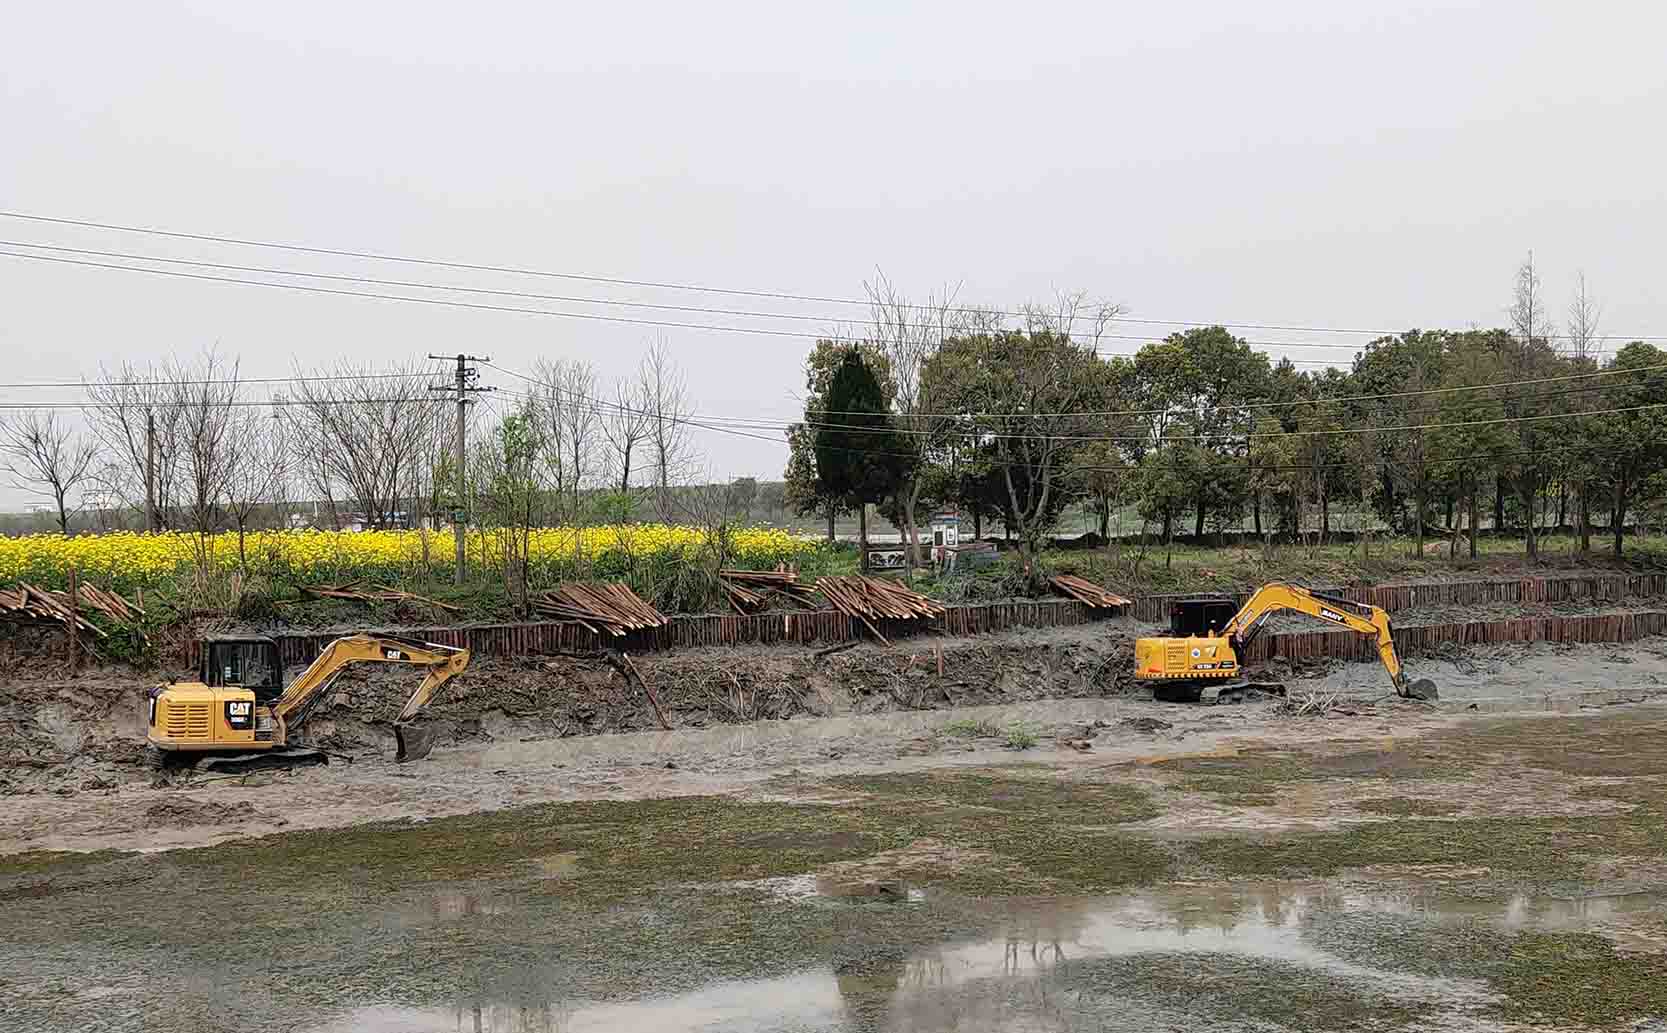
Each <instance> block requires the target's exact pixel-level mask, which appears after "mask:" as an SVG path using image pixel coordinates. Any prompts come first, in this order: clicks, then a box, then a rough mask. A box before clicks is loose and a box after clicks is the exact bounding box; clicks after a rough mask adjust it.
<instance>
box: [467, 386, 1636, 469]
mask: <svg viewBox="0 0 1667 1033" xmlns="http://www.w3.org/2000/svg"><path fill="white" fill-rule="evenodd" d="M483 365H488V366H491V367H492V368H493V369H496V370H498V371H500V372H502V373H507V374H509V375H511V376H514V377H518V378H520V379H522V380H525V381H527V382H528V383H531V384H535V385H538V386H540V387H545V388H549V389H551V390H555V391H558V392H561V393H567V394H571V395H572V396H573V397H575V398H579V399H583V400H584V401H585V402H587V403H589V405H590V406H591V407H592V409H591V411H593V412H605V411H617V412H620V413H628V414H635V415H643V416H651V417H652V416H656V415H657V414H654V413H651V412H649V411H648V410H645V409H637V408H634V407H631V406H624V405H620V404H619V403H615V402H605V401H603V400H601V399H596V398H592V397H590V396H588V395H584V394H583V393H581V392H569V391H568V390H567V389H565V388H562V387H560V386H559V385H556V384H552V383H550V382H548V381H544V380H539V379H538V378H536V377H532V376H529V375H527V374H525V373H521V372H519V371H517V370H511V369H508V368H506V367H503V366H499V365H497V364H496V363H483ZM507 393H508V394H511V395H514V396H518V397H525V398H532V397H535V396H532V395H526V394H523V393H521V392H507ZM1664 407H1667V402H1657V403H1652V404H1649V405H1641V406H1631V407H1626V408H1616V409H1607V410H1595V411H1593V412H1581V413H1558V414H1549V415H1547V416H1541V417H1520V418H1514V419H1513V418H1510V417H1506V418H1503V419H1498V420H1479V421H1467V422H1461V423H1445V424H1430V425H1425V426H1423V427H1416V428H1414V427H1381V428H1374V427H1367V428H1343V429H1339V430H1326V431H1308V432H1301V431H1292V432H1283V431H1282V432H1280V433H1279V434H1276V435H1259V434H1248V435H1242V436H1243V437H1245V438H1246V439H1247V441H1253V440H1254V439H1255V438H1257V437H1262V438H1267V437H1297V436H1315V435H1321V434H1332V433H1370V432H1372V431H1374V430H1382V431H1391V430H1411V429H1419V430H1424V429H1437V428H1441V427H1469V426H1484V425H1488V424H1494V423H1518V422H1524V421H1527V420H1537V419H1548V418H1558V417H1561V418H1567V417H1572V416H1587V415H1600V414H1604V413H1612V412H1616V413H1618V412H1635V411H1641V410H1646V409H1659V408H1664ZM661 418H666V419H669V420H670V421H671V422H674V423H681V424H684V425H686V426H691V427H698V428H701V429H703V430H710V431H716V432H718V433H723V434H731V435H734V436H738V437H746V438H754V439H757V440H759V441H769V442H772V443H775V444H780V443H781V441H782V439H781V438H780V437H776V436H773V435H764V434H758V433H753V432H751V431H748V430H739V429H736V428H733V427H726V426H721V425H713V424H709V423H705V422H702V421H700V420H695V419H691V418H689V417H687V416H685V415H683V414H676V413H674V414H672V415H671V416H669V417H661ZM976 436H977V437H979V438H981V439H988V438H1003V439H1006V438H1017V439H1021V440H1023V439H1028V438H1032V437H1036V435H986V434H978V435H976ZM1234 436H1235V437H1239V436H1241V435H1234ZM1049 437H1050V440H1060V441H1072V440H1083V439H1081V438H1071V437H1055V436H1049ZM1088 440H1130V441H1135V442H1145V443H1150V442H1155V441H1164V442H1169V441H1173V442H1177V443H1183V444H1184V443H1189V442H1195V441H1197V440H1199V438H1198V437H1197V436H1184V437H1175V438H1157V439H1154V438H1152V437H1150V436H1141V437H1133V438H1127V439H1109V438H1093V439H1088ZM833 448H834V450H836V451H840V452H847V453H851V454H858V455H883V456H895V457H899V458H909V459H916V458H919V457H918V455H917V454H916V453H912V452H896V451H889V450H884V449H868V448H847V447H844V446H833ZM1559 451H1589V450H1587V449H1585V448H1583V447H1582V446H1572V447H1571V448H1568V449H1563V450H1559V449H1554V448H1553V449H1544V448H1539V449H1526V450H1522V451H1518V452H1496V453H1478V454H1475V455H1469V456H1453V457H1448V458H1446V459H1442V460H1440V462H1441V463H1449V462H1463V461H1468V460H1471V459H1488V458H1502V457H1506V456H1523V455H1541V454H1547V453H1556V452H1559ZM1616 454H1619V453H1616ZM1433 462H1435V461H1434V460H1430V461H1427V463H1433ZM999 465H1007V466H1013V467H1027V468H1028V467H1035V466H1038V465H1040V464H1036V463H1007V464H999ZM1359 465H1360V464H1359V463H1357V462H1345V463H1335V464H1303V465H1294V466H1271V467H1269V466H1258V467H1257V469H1259V470H1270V469H1271V470H1312V469H1333V468H1343V467H1350V466H1359ZM1073 469H1079V470H1095V471H1102V472H1115V471H1118V470H1125V469H1127V467H1126V466H1074V467H1073Z"/></svg>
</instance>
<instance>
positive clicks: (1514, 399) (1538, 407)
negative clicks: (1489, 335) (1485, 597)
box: [1504, 251, 1556, 560]
mask: <svg viewBox="0 0 1667 1033" xmlns="http://www.w3.org/2000/svg"><path fill="white" fill-rule="evenodd" d="M1506 312H1507V313H1508V315H1509V317H1510V320H1511V330H1512V340H1511V343H1510V349H1511V352H1512V354H1511V359H1512V362H1511V366H1512V367H1513V368H1512V372H1513V373H1514V375H1516V376H1519V377H1524V378H1527V377H1532V376H1535V375H1541V374H1549V373H1550V372H1552V371H1553V369H1554V367H1555V364H1556V353H1555V349H1554V348H1553V347H1552V345H1551V341H1552V340H1553V338H1554V337H1555V336H1556V329H1555V328H1554V327H1553V326H1552V323H1551V320H1550V319H1549V318H1548V317H1547V316H1546V314H1545V292H1544V291H1543V290H1542V289H1541V286H1540V276H1539V273H1538V272H1536V271H1535V269H1534V252H1532V251H1530V252H1528V257H1527V258H1526V259H1525V260H1524V261H1523V263H1522V265H1521V266H1519V267H1518V268H1517V275H1516V284H1515V287H1514V289H1513V291H1512V295H1511V304H1510V307H1509V308H1508V309H1506ZM1536 397H1539V398H1543V397H1544V395H1538V396H1536V395H1533V394H1527V395H1520V394H1514V393H1512V392H1506V393H1505V399H1504V401H1505V415H1506V416H1507V417H1508V418H1510V419H1512V420H1513V421H1515V422H1514V424H1513V426H1514V427H1515V429H1516V432H1517V444H1518V446H1519V448H1520V451H1521V453H1522V455H1523V456H1524V458H1523V459H1521V460H1520V461H1518V462H1515V463H1513V464H1511V465H1512V466H1513V467H1514V468H1515V469H1514V472H1513V475H1512V477H1511V480H1512V482H1513V483H1514V484H1515V486H1516V491H1517V498H1518V500H1519V501H1520V502H1521V503H1522V510H1523V522H1524V531H1523V543H1524V545H1525V547H1526V549H1527V552H1528V558H1529V559H1531V560H1537V559H1538V558H1539V555H1540V545H1539V533H1538V532H1539V529H1538V527H1537V526H1536V525H1537V524H1538V519H1537V517H1536V515H1535V513H1536V505H1537V503H1538V501H1539V496H1540V491H1541V489H1542V488H1544V487H1545V486H1546V484H1547V483H1548V471H1549V469H1550V467H1549V465H1548V460H1547V458H1546V456H1548V455H1554V454H1555V453H1554V451H1553V449H1552V442H1551V435H1552V434H1553V433H1555V430H1554V428H1550V427H1547V426H1546V421H1543V420H1542V421H1531V420H1528V419H1525V417H1529V416H1541V415H1545V414H1546V412H1548V411H1549V408H1550V407H1549V406H1548V404H1547V403H1545V402H1543V401H1539V402H1536V401H1535V400H1534V399H1535V398H1536Z"/></svg>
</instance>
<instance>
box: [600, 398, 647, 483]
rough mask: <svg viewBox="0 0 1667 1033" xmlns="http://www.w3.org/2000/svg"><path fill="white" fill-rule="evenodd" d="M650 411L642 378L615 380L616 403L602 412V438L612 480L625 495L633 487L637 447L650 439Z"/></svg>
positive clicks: (614, 401)
mask: <svg viewBox="0 0 1667 1033" xmlns="http://www.w3.org/2000/svg"><path fill="white" fill-rule="evenodd" d="M648 413H649V410H648V406H647V405H646V404H645V400H644V397H643V384H642V381H641V380H630V379H627V378H625V377H621V378H620V379H618V380H616V381H615V382H614V400H613V404H611V405H609V406H607V407H606V411H604V412H603V413H602V437H603V440H604V441H606V442H607V448H608V459H607V466H608V469H609V472H610V475H611V476H610V481H611V482H612V483H613V484H614V485H615V486H616V487H615V490H617V491H618V492H619V493H620V494H622V495H623V494H626V493H628V492H629V491H630V490H631V474H632V472H633V470H632V466H633V460H634V459H635V457H636V453H637V449H639V448H641V447H642V446H643V445H645V444H646V443H647V442H648V434H649V415H648Z"/></svg>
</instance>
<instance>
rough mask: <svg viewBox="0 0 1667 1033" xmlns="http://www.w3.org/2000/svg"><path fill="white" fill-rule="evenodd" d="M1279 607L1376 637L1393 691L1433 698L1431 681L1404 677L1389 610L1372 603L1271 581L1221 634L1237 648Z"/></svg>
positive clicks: (1416, 697)
mask: <svg viewBox="0 0 1667 1033" xmlns="http://www.w3.org/2000/svg"><path fill="white" fill-rule="evenodd" d="M1279 610H1295V611H1296V612H1298V613H1306V614H1308V615H1309V616H1311V617H1318V618H1319V619H1320V620H1323V621H1326V622H1328V623H1331V624H1337V625H1341V626H1342V627H1345V628H1348V629H1349V630H1351V631H1357V632H1359V633H1360V634H1362V635H1371V636H1373V638H1375V639H1376V640H1377V646H1378V658H1379V659H1380V660H1382V661H1383V667H1384V670H1386V671H1388V672H1389V681H1390V683H1391V684H1393V685H1394V687H1395V692H1396V694H1397V695H1400V696H1403V697H1406V698H1409V699H1425V700H1433V699H1436V698H1437V696H1438V694H1437V692H1436V687H1435V683H1434V682H1433V681H1430V680H1429V679H1427V678H1420V679H1418V680H1417V681H1413V682H1410V683H1409V682H1408V681H1407V677H1406V672H1405V671H1403V670H1402V668H1401V658H1400V656H1399V655H1398V654H1397V653H1396V652H1395V636H1394V631H1393V629H1392V628H1391V627H1390V624H1389V614H1387V613H1385V612H1384V611H1383V610H1382V609H1380V608H1379V607H1376V606H1366V605H1363V604H1358V603H1351V602H1347V601H1345V600H1342V599H1332V598H1328V597H1326V596H1320V595H1315V594H1314V593H1313V592H1310V591H1309V590H1308V589H1306V588H1303V587H1302V586H1300V585H1287V584H1281V583H1278V582H1275V583H1273V584H1269V585H1263V586H1262V587H1261V588H1258V589H1257V590H1256V592H1255V594H1253V595H1252V596H1251V597H1250V598H1249V599H1248V600H1246V602H1245V604H1244V606H1243V607H1241V608H1240V609H1239V612H1238V613H1236V614H1234V615H1233V619H1232V620H1230V621H1228V622H1227V626H1226V627H1224V628H1223V629H1222V634H1223V635H1225V636H1227V637H1228V638H1229V639H1230V640H1232V642H1233V647H1234V649H1235V650H1238V649H1240V648H1242V647H1243V645H1244V644H1245V643H1246V642H1248V641H1249V640H1250V638H1251V637H1252V636H1254V635H1255V634H1256V632H1257V630H1258V629H1259V628H1260V627H1261V624H1262V622H1263V621H1264V620H1266V619H1267V617H1268V615H1269V614H1271V613H1274V612H1276V611H1279Z"/></svg>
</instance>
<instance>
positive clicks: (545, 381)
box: [532, 359, 606, 521]
mask: <svg viewBox="0 0 1667 1033" xmlns="http://www.w3.org/2000/svg"><path fill="white" fill-rule="evenodd" d="M533 375H534V376H535V377H536V378H537V380H538V382H539V383H540V384H541V385H542V387H541V389H540V391H539V394H538V397H537V399H536V400H535V404H534V406H533V407H532V411H533V413H534V414H535V418H536V420H537V422H538V423H539V425H540V428H539V430H540V432H539V434H538V436H537V439H536V440H537V441H538V443H539V446H538V447H539V451H540V452H541V453H543V454H544V465H545V467H546V468H547V470H549V471H550V472H551V473H553V474H554V476H553V477H552V483H551V487H552V488H554V489H555V490H556V491H557V492H558V494H562V495H565V501H564V503H563V507H562V508H563V509H564V510H565V511H566V512H565V514H564V516H565V519H567V520H573V521H576V520H578V518H579V510H580V508H581V506H580V504H581V502H582V500H583V492H584V490H585V488H586V487H589V486H591V485H592V484H594V483H595V481H596V474H597V467H598V466H599V465H601V463H602V462H603V461H604V453H603V449H604V447H605V445H606V441H605V429H604V426H603V420H602V416H601V414H600V406H599V403H598V400H597V398H596V368H595V367H594V366H592V365H591V364H590V363H588V362H579V361H576V360H572V359H557V360H555V361H549V360H545V359H540V360H538V362H537V363H536V364H535V365H534V366H533Z"/></svg>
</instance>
